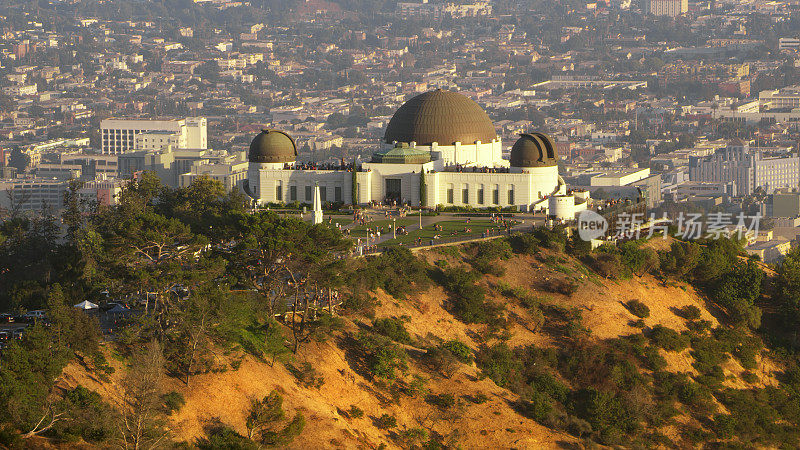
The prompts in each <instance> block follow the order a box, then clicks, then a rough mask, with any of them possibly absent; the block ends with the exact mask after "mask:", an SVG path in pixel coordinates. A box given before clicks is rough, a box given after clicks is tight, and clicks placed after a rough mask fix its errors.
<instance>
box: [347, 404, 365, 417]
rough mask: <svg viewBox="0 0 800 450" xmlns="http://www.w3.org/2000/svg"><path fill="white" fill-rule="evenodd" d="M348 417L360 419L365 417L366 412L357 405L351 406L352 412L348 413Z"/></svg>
mask: <svg viewBox="0 0 800 450" xmlns="http://www.w3.org/2000/svg"><path fill="white" fill-rule="evenodd" d="M347 415H349V416H350V417H352V418H354V419H360V418H362V417H364V411H363V410H362V409H361V408H359V407H358V406H356V405H350V410H349V411H347Z"/></svg>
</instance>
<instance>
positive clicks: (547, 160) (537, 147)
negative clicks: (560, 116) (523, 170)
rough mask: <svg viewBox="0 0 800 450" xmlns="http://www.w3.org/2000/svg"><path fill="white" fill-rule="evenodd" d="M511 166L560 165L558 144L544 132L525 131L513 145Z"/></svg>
mask: <svg viewBox="0 0 800 450" xmlns="http://www.w3.org/2000/svg"><path fill="white" fill-rule="evenodd" d="M510 159H511V162H510V165H511V167H551V166H557V165H558V154H557V153H556V144H555V142H553V140H552V139H550V137H549V136H547V135H544V134H542V133H524V134H521V135H520V138H519V139H517V142H515V143H514V146H513V147H511V158H510Z"/></svg>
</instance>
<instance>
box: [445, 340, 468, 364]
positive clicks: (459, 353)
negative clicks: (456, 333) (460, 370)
mask: <svg viewBox="0 0 800 450" xmlns="http://www.w3.org/2000/svg"><path fill="white" fill-rule="evenodd" d="M442 347H444V348H446V349H447V350H449V351H450V353H452V354H453V356H455V357H456V359H458V360H459V361H460V362H462V363H464V364H470V363H471V362H472V349H471V348H469V346H468V345H467V344H465V343H463V342H461V341H459V340H452V341H447V342H445V343H444V344H442Z"/></svg>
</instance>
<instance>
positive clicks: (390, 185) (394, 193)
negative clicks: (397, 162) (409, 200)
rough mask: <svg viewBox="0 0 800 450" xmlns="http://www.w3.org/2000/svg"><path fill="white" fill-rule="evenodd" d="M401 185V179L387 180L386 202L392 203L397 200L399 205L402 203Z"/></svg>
mask: <svg viewBox="0 0 800 450" xmlns="http://www.w3.org/2000/svg"><path fill="white" fill-rule="evenodd" d="M400 187H401V184H400V179H399V178H387V179H386V200H389V201H392V200H395V201H397V203H400V202H401V201H402V195H401V190H400Z"/></svg>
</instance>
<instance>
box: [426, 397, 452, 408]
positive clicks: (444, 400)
mask: <svg viewBox="0 0 800 450" xmlns="http://www.w3.org/2000/svg"><path fill="white" fill-rule="evenodd" d="M425 402H426V403H428V404H429V405H433V406H436V407H437V408H439V409H450V408H452V407H453V406H455V405H456V398H455V396H454V395H453V394H430V395H428V396H426V397H425Z"/></svg>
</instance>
